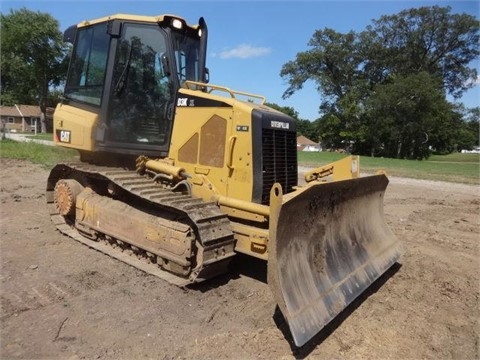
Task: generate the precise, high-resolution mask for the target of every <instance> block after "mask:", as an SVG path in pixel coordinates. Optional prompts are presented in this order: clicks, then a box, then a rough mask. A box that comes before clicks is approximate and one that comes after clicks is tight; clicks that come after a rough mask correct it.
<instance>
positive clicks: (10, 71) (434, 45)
mask: <svg viewBox="0 0 480 360" xmlns="http://www.w3.org/2000/svg"><path fill="white" fill-rule="evenodd" d="M0 20H1V23H0V26H1V29H0V30H1V34H2V36H1V37H0V47H1V49H2V51H1V58H0V65H1V69H0V71H1V78H0V86H1V89H0V103H1V104H2V105H13V104H14V103H17V104H19V103H20V104H27V105H28V104H29V105H40V108H41V110H42V112H43V113H45V110H46V106H55V104H56V103H57V102H58V101H60V100H59V99H60V95H61V89H62V86H63V83H64V79H65V78H66V72H67V67H68V61H69V50H70V48H69V45H68V44H66V43H64V42H63V39H62V34H61V32H60V30H59V23H58V21H57V20H56V19H54V18H53V17H52V16H51V15H50V14H46V13H41V12H33V11H30V10H28V9H26V8H23V9H20V10H11V11H10V13H9V14H3V13H1V14H0ZM479 40H480V35H479V21H478V20H477V19H476V18H475V17H473V16H471V15H468V14H454V13H452V12H451V8H450V7H440V6H431V7H420V8H412V9H408V10H404V11H401V12H399V13H398V14H395V15H385V16H382V17H380V18H379V19H377V20H373V21H372V24H371V25H368V26H367V27H366V28H365V29H364V30H363V31H361V32H354V31H350V32H348V33H340V32H337V31H335V30H333V29H330V28H325V29H322V30H316V31H314V33H313V36H312V38H311V40H310V41H309V43H308V47H309V48H308V49H307V50H306V51H303V52H299V53H298V54H297V55H296V57H295V59H294V60H291V61H289V62H287V63H286V64H284V65H283V66H282V68H281V71H280V76H281V77H282V78H283V79H284V80H286V82H287V83H288V88H287V89H286V91H285V92H284V94H283V98H288V97H289V96H291V95H292V94H294V93H295V92H297V91H299V90H300V89H301V88H302V86H303V84H304V83H305V82H307V81H313V82H314V83H315V84H316V87H317V90H318V94H319V97H318V99H317V101H318V103H319V115H320V116H319V118H318V119H315V120H314V121H310V120H311V119H309V120H305V119H299V116H298V112H297V111H296V110H295V109H294V108H291V107H283V106H279V105H277V104H269V105H270V106H272V107H274V108H276V109H278V110H280V111H283V112H285V113H286V114H288V115H290V116H292V117H294V118H295V119H296V122H297V131H298V133H299V134H302V135H305V136H307V137H308V138H310V139H312V140H314V141H320V142H322V145H323V146H324V147H326V148H344V149H348V150H349V151H351V152H353V153H356V154H360V155H370V156H384V157H395V158H408V159H423V158H427V157H428V156H429V155H430V154H431V153H432V152H433V151H435V152H438V153H449V152H452V151H455V150H460V149H470V148H472V147H473V146H475V145H478V142H479V119H480V108H479V107H475V108H473V109H466V108H464V107H463V106H462V105H459V104H456V103H451V102H449V101H448V100H447V95H449V96H450V97H452V98H454V99H458V98H460V97H461V96H462V94H463V93H464V92H465V91H466V90H467V89H468V88H470V87H472V86H474V85H475V82H478V79H479V78H478V73H477V69H476V68H475V67H472V65H471V64H472V63H473V61H474V60H478V58H479V54H480V52H479Z"/></svg>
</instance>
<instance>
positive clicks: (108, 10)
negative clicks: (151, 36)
mask: <svg viewBox="0 0 480 360" xmlns="http://www.w3.org/2000/svg"><path fill="white" fill-rule="evenodd" d="M432 5H440V6H451V7H452V12H453V13H464V12H465V13H468V14H471V15H474V16H476V17H477V18H478V17H479V16H480V10H479V2H478V1H474V0H468V1H461V0H456V1H421V0H417V1H400V0H397V1H393V0H383V1H380V0H377V1H365V0H356V1H338V0H337V1H334V0H331V1H321V0H316V1H315V0H311V1H292V0H290V1H275V0H270V1H239V0H237V1H221V0H217V1H200V0H197V1H192V0H190V1H187V0H183V1H182V0H176V1H161V0H136V1H126V0H116V1H114V0H63V1H58V0H57V1H50V0H35V1H21V0H13V1H4V0H2V1H1V2H0V9H1V12H2V13H4V14H8V13H9V12H10V9H20V8H22V7H26V8H28V9H29V10H33V11H41V12H47V13H50V14H51V15H52V16H53V17H54V18H56V19H57V20H58V21H59V23H60V29H61V30H62V31H63V30H65V29H66V28H67V27H68V26H70V25H73V24H76V23H79V22H81V21H83V20H90V19H95V18H98V17H103V16H106V15H111V14H115V13H130V14H137V15H159V14H166V13H167V14H175V15H178V16H181V17H183V18H185V19H186V20H187V22H189V23H191V24H196V23H197V22H198V18H199V17H201V16H202V17H204V18H205V20H206V22H207V25H208V31H209V43H208V59H207V66H208V67H209V69H210V83H211V84H217V85H223V86H226V87H229V88H231V89H233V90H239V91H245V92H250V93H255V94H261V95H264V96H266V98H267V101H268V102H273V103H276V104H278V105H281V106H291V107H293V108H294V109H295V110H296V111H298V113H299V115H300V117H301V118H303V119H308V120H315V119H316V118H318V106H319V105H320V102H321V98H320V95H319V94H318V92H317V91H316V90H315V85H314V84H313V83H310V82H309V83H307V84H306V85H305V86H304V88H303V89H302V90H300V91H298V92H297V93H296V94H295V95H293V96H291V97H290V98H288V99H286V100H283V99H282V94H283V92H284V91H285V90H286V89H287V87H288V85H287V83H286V81H285V80H283V79H282V78H281V77H280V75H279V74H280V70H281V68H282V65H283V64H285V63H286V62H288V61H290V60H294V59H295V56H296V54H297V53H298V52H301V51H305V50H307V49H308V47H307V43H308V41H309V40H310V38H311V37H312V35H313V33H314V31H315V30H317V29H323V28H325V27H329V28H332V29H334V30H336V31H338V32H348V31H350V30H353V31H361V30H363V29H365V27H366V26H367V25H369V24H371V21H372V20H373V19H378V18H379V17H380V16H381V15H388V14H396V13H398V12H400V11H402V10H404V9H409V8H412V7H420V6H432ZM476 66H477V68H479V67H480V64H479V62H478V61H477V62H476ZM477 82H478V81H477ZM479 99H480V85H477V86H475V87H474V88H473V89H471V90H469V91H468V92H467V93H466V94H465V95H464V96H463V98H462V99H461V100H460V102H463V103H464V104H465V105H466V106H467V107H474V106H480V100H479Z"/></svg>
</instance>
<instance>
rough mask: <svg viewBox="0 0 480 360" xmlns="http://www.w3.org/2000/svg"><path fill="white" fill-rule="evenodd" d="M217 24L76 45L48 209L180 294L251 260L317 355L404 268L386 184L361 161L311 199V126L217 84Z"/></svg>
mask: <svg viewBox="0 0 480 360" xmlns="http://www.w3.org/2000/svg"><path fill="white" fill-rule="evenodd" d="M207 33H208V31H207V25H206V22H205V21H204V19H203V18H200V19H199V21H198V24H196V25H189V24H187V22H186V21H185V20H184V19H183V18H181V17H178V16H173V15H161V16H136V15H125V14H117V15H112V16H108V17H103V18H99V19H96V20H91V21H84V22H81V23H79V24H78V25H74V26H71V27H70V28H68V29H67V30H66V31H65V33H64V39H65V41H69V42H71V43H72V44H73V48H72V53H71V59H70V65H69V70H68V75H67V79H66V85H65V90H64V96H63V99H62V102H61V103H60V104H58V106H57V107H56V110H55V114H54V139H55V142H56V144H57V145H59V146H63V147H67V148H72V149H77V150H78V151H79V155H80V161H79V162H75V163H62V164H57V165H56V166H55V167H54V168H53V169H52V170H51V172H50V175H49V178H48V182H47V193H46V194H47V205H48V209H49V212H50V214H51V218H52V221H53V222H54V224H55V226H56V227H57V228H58V230H60V231H61V232H62V233H64V234H66V235H68V236H70V237H71V238H73V239H75V240H78V241H80V242H82V243H84V244H86V245H88V246H89V247H91V248H94V249H96V250H99V251H101V252H103V253H105V254H107V255H109V256H112V257H115V258H117V259H119V260H121V261H124V262H126V263H128V264H130V265H132V266H134V267H136V268H138V269H141V270H143V271H145V272H147V273H150V274H153V275H155V276H158V277H160V278H162V279H164V280H166V281H168V282H170V283H172V284H175V285H178V286H186V285H188V284H192V283H196V282H201V281H205V280H208V279H210V278H212V277H214V276H217V275H219V274H222V273H225V272H227V271H228V270H229V264H230V261H231V259H232V257H233V256H235V255H236V254H237V253H243V254H247V255H250V256H253V257H255V258H259V259H263V260H265V261H267V262H268V263H267V272H268V274H267V279H268V286H269V287H270V289H271V290H272V293H273V296H274V299H275V301H276V302H277V304H278V307H279V308H280V310H281V312H282V313H283V315H284V317H285V319H286V321H287V322H288V325H289V327H290V330H291V334H292V337H293V339H294V342H295V344H296V345H297V346H302V345H304V344H305V343H306V342H307V341H309V340H310V339H311V338H312V337H313V336H314V335H315V334H316V333H318V332H319V331H320V330H321V329H322V328H323V327H324V326H325V325H326V324H327V323H328V322H329V321H331V320H332V319H333V318H334V317H335V316H337V315H338V314H339V313H340V312H341V311H342V310H343V309H345V308H346V307H347V306H348V304H350V303H351V302H352V301H353V300H354V299H355V298H356V297H357V296H358V295H360V294H361V293H362V292H363V291H364V290H365V289H366V288H367V287H368V286H370V285H371V284H372V283H373V282H374V281H375V280H376V279H377V278H378V277H380V276H381V275H382V274H383V273H384V272H385V271H386V270H387V269H389V268H390V267H391V266H392V265H393V264H394V263H395V262H397V261H398V259H399V257H400V256H401V254H402V252H403V250H402V246H401V244H400V243H399V241H398V240H397V238H396V237H395V236H394V234H393V233H392V232H391V231H390V229H389V228H388V226H387V225H386V224H385V221H384V217H383V216H384V215H383V196H384V193H385V190H386V187H387V184H388V179H387V177H386V176H385V175H381V174H379V175H372V176H360V167H359V158H358V157H356V156H350V157H346V158H345V159H343V160H340V161H338V162H335V163H332V164H329V165H326V166H322V167H319V168H318V169H313V170H311V171H309V172H308V173H306V174H305V179H304V181H302V184H301V185H299V179H298V175H299V174H298V164H297V143H296V129H295V121H294V120H293V119H292V118H290V117H288V116H286V115H285V114H283V113H281V112H279V111H276V110H274V109H272V108H270V107H268V106H266V105H265V98H264V97H263V96H259V95H255V94H249V93H245V92H240V91H234V90H231V89H230V88H227V87H224V86H217V85H211V84H209V81H208V80H209V71H208V69H207V67H206V53H207Z"/></svg>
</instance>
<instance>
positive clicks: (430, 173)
mask: <svg viewBox="0 0 480 360" xmlns="http://www.w3.org/2000/svg"><path fill="white" fill-rule="evenodd" d="M345 156H347V155H345V154H337V153H329V152H320V153H313V152H312V153H308V152H299V153H298V161H299V164H300V165H303V166H321V165H325V164H328V163H330V162H332V161H336V160H340V159H342V158H344V157H345ZM479 160H480V157H479V154H460V153H456V154H450V155H435V156H432V157H430V158H429V159H428V160H422V161H418V160H400V159H386V158H372V157H368V156H362V157H360V169H361V171H362V172H365V173H375V172H376V171H378V170H384V171H386V172H387V175H391V176H401V177H409V178H415V179H428V180H439V181H449V182H460V183H466V184H480V161H479Z"/></svg>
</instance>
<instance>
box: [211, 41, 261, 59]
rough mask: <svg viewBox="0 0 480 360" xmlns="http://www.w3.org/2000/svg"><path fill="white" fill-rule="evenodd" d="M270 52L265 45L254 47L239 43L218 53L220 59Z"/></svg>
mask: <svg viewBox="0 0 480 360" xmlns="http://www.w3.org/2000/svg"><path fill="white" fill-rule="evenodd" d="M270 53H271V49H270V48H267V47H254V46H251V45H248V44H240V45H238V46H237V47H235V48H233V49H230V50H225V51H222V52H221V53H220V54H219V55H220V58H221V59H231V58H240V59H249V58H253V57H259V56H265V55H268V54H270ZM215 55H216V54H215Z"/></svg>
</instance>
